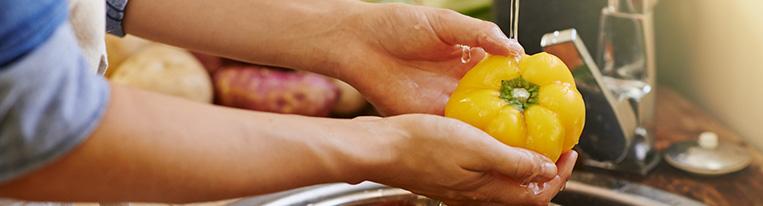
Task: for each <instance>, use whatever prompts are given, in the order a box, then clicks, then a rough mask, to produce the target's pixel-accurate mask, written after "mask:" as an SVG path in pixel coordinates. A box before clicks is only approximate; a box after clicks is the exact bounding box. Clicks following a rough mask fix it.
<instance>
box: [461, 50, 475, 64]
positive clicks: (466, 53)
mask: <svg viewBox="0 0 763 206" xmlns="http://www.w3.org/2000/svg"><path fill="white" fill-rule="evenodd" d="M458 47H460V48H461V63H463V64H466V63H469V62H470V61H472V48H471V47H469V46H467V45H458Z"/></svg>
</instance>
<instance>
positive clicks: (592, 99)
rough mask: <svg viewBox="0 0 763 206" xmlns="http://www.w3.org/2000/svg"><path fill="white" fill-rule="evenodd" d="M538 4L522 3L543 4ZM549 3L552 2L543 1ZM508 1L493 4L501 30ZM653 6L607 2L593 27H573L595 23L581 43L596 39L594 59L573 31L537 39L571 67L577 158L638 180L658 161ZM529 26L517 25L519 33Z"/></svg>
mask: <svg viewBox="0 0 763 206" xmlns="http://www.w3.org/2000/svg"><path fill="white" fill-rule="evenodd" d="M538 1H540V0H532V1H523V2H522V3H523V4H524V3H525V2H527V3H529V4H533V3H534V4H536V5H542V6H547V5H548V4H546V5H543V3H539V2H538ZM548 1H551V0H546V1H545V2H546V3H548ZM507 2H508V1H507V0H496V9H497V10H496V11H497V14H498V17H499V18H497V19H499V22H498V23H499V25H501V26H505V25H502V24H501V22H500V21H504V20H506V19H503V18H501V17H502V11H501V10H505V11H503V12H508V8H509V7H508V3H507ZM530 2H533V3H530ZM540 2H543V1H540ZM575 2H579V3H585V2H591V1H590V0H589V1H575ZM655 3H656V0H608V1H607V2H606V6H604V7H603V9H601V16H600V17H599V18H598V20H599V21H598V22H595V21H594V22H585V21H581V22H576V23H577V24H578V25H585V28H586V29H589V30H590V27H591V26H590V24H598V28H597V29H598V39H585V40H586V41H594V40H598V42H596V43H597V44H598V48H596V49H597V50H598V52H595V53H596V56H592V54H591V53H590V52H588V49H587V48H586V45H585V44H584V41H583V39H582V38H581V37H580V35H579V32H578V30H576V29H575V28H569V27H567V28H569V29H566V28H555V29H565V30H556V31H554V30H550V31H547V32H548V33H545V34H544V35H543V36H542V38H541V39H540V47H541V48H542V50H543V51H545V52H548V53H551V54H554V55H555V56H557V57H559V58H560V59H562V61H564V62H565V64H566V65H567V66H568V67H569V68H570V70H571V72H572V74H573V76H574V77H575V82H576V85H577V87H578V90H579V91H580V93H581V94H582V95H583V99H584V101H585V104H586V123H585V128H584V129H583V134H582V135H581V138H580V143H579V144H578V145H577V146H576V148H575V149H576V150H578V151H579V152H580V153H581V162H582V163H583V165H586V166H591V167H596V168H603V169H608V170H616V171H626V172H634V173H638V174H642V175H643V174H646V173H648V172H649V170H651V169H652V168H654V166H655V165H657V163H658V162H659V159H660V158H659V157H660V155H659V154H658V152H657V151H656V150H655V149H654V138H655V136H654V135H655V134H654V114H653V112H654V103H655V98H654V97H655V86H656V84H655V83H656V78H655V64H654V38H653V31H652V25H653V23H652V22H653V21H652V7H653V6H654V4H655ZM504 5H505V7H504ZM530 6H532V5H530ZM557 6H558V5H557ZM576 6H577V8H578V9H580V8H583V9H586V8H585V6H581V5H576ZM592 7H594V6H592ZM522 8H525V6H522V7H520V9H522ZM594 8H596V9H598V8H601V7H594ZM571 12H574V11H571ZM526 13H528V12H523V14H526ZM531 15H532V14H531ZM551 15H553V14H551ZM568 15H569V14H568ZM523 17H524V16H523ZM523 17H520V21H521V19H522V18H523ZM556 18H563V17H561V16H559V17H556ZM545 19H546V20H547V19H550V18H547V17H546V18H545ZM551 19H553V18H551ZM559 21H568V20H559ZM520 24H521V23H520ZM550 24H552V25H553V23H550ZM565 24H568V23H565ZM532 26H533V25H520V30H521V28H526V27H532ZM546 26H548V25H546ZM572 26H575V24H572ZM536 30H537V29H536ZM588 32H589V33H593V32H590V31H588ZM520 33H522V32H520ZM522 36H523V38H531V37H533V36H532V35H526V34H523V35H522ZM535 36H539V35H535ZM589 36H590V35H589Z"/></svg>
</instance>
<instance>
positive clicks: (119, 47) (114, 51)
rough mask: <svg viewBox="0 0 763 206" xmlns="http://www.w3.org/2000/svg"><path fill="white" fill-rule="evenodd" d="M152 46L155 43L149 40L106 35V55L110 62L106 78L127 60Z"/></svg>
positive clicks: (128, 36) (129, 36) (130, 36)
mask: <svg viewBox="0 0 763 206" xmlns="http://www.w3.org/2000/svg"><path fill="white" fill-rule="evenodd" d="M152 44H153V43H152V42H150V41H148V40H144V39H141V38H138V37H135V36H132V35H127V36H124V37H122V38H120V37H116V36H112V35H106V53H107V56H108V60H109V68H108V69H107V70H106V77H110V76H111V75H112V74H113V73H114V72H115V71H116V69H117V68H118V67H119V65H120V64H122V62H124V61H125V60H126V59H127V58H129V57H130V56H132V55H134V54H135V53H138V51H140V50H142V49H144V48H146V47H148V46H149V45H152Z"/></svg>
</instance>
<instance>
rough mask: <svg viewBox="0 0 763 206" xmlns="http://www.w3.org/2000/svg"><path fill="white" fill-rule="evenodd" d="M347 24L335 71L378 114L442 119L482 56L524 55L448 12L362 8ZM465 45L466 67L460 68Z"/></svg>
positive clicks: (493, 31)
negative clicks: (428, 115)
mask: <svg viewBox="0 0 763 206" xmlns="http://www.w3.org/2000/svg"><path fill="white" fill-rule="evenodd" d="M360 7H361V8H360V9H361V10H362V11H361V12H357V13H358V15H354V16H353V17H352V18H348V19H349V20H347V22H346V23H345V25H344V26H346V27H347V28H351V29H349V30H350V32H349V33H350V35H349V36H345V37H343V38H346V39H345V40H347V41H345V42H346V44H343V43H337V44H338V45H341V46H342V47H341V48H344V50H343V53H342V57H339V58H340V59H341V60H340V62H344V63H343V64H342V65H343V66H342V68H343V69H341V70H340V71H337V73H335V74H334V75H336V76H338V77H339V78H340V79H343V80H345V81H348V82H349V83H350V84H352V85H353V86H355V87H356V88H357V89H359V90H360V91H361V93H363V94H364V95H365V96H366V98H367V99H368V100H369V101H370V102H371V103H372V104H373V105H374V106H376V108H377V109H379V110H380V112H381V113H382V114H385V115H394V114H403V113H431V114H442V113H443V110H444V106H445V104H446V102H447V100H448V97H449V95H450V93H451V92H452V91H453V90H454V89H455V87H456V85H457V83H458V80H459V79H460V78H461V77H462V76H463V75H464V73H465V72H466V71H468V70H469V68H471V67H473V66H474V65H475V64H476V63H477V62H479V60H480V59H482V58H483V57H484V55H485V51H487V53H491V54H499V55H519V54H523V53H524V50H523V48H522V47H521V46H520V45H519V43H517V42H516V41H514V40H510V39H508V38H507V37H506V36H505V35H504V34H503V33H502V32H501V30H500V29H499V28H498V26H496V25H495V24H494V23H492V22H488V21H483V20H479V19H475V18H471V17H468V16H464V15H461V14H459V13H457V12H455V11H452V10H445V9H437V8H429V7H422V6H411V5H404V4H364V6H360ZM458 45H468V46H470V47H473V48H475V49H472V51H471V61H470V62H469V63H466V64H464V63H462V62H461V56H462V49H461V48H460V47H458Z"/></svg>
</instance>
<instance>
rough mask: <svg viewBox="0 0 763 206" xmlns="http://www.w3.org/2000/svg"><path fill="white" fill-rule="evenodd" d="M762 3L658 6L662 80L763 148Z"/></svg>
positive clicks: (695, 0) (670, 2) (670, 1)
mask: <svg viewBox="0 0 763 206" xmlns="http://www.w3.org/2000/svg"><path fill="white" fill-rule="evenodd" d="M760 8H763V1H750V0H725V1H715V0H692V1H686V0H665V1H660V3H659V4H658V5H657V7H656V8H655V23H656V25H655V26H656V28H655V29H656V30H655V32H656V33H655V34H656V38H657V71H658V75H659V76H658V80H659V82H660V83H662V84H664V85H668V86H670V87H672V88H674V89H675V90H677V91H679V92H680V93H681V94H683V95H684V96H686V97H687V98H689V99H690V100H693V101H694V102H695V103H696V104H698V105H700V106H702V107H703V108H704V109H705V110H706V111H708V112H709V113H711V114H712V115H713V116H715V117H717V118H718V119H719V120H721V121H722V122H723V123H725V124H726V126H728V127H730V128H732V129H733V130H735V131H736V132H738V133H739V134H741V135H742V136H743V137H744V138H745V139H746V140H747V142H748V143H750V144H752V145H754V146H755V147H756V148H757V149H758V150H763V129H762V128H761V126H760V125H761V122H763V107H761V106H760V105H763V79H762V78H763V64H761V63H760V60H761V59H763V53H761V51H760V48H763V13H762V12H760V10H759V9H760Z"/></svg>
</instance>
